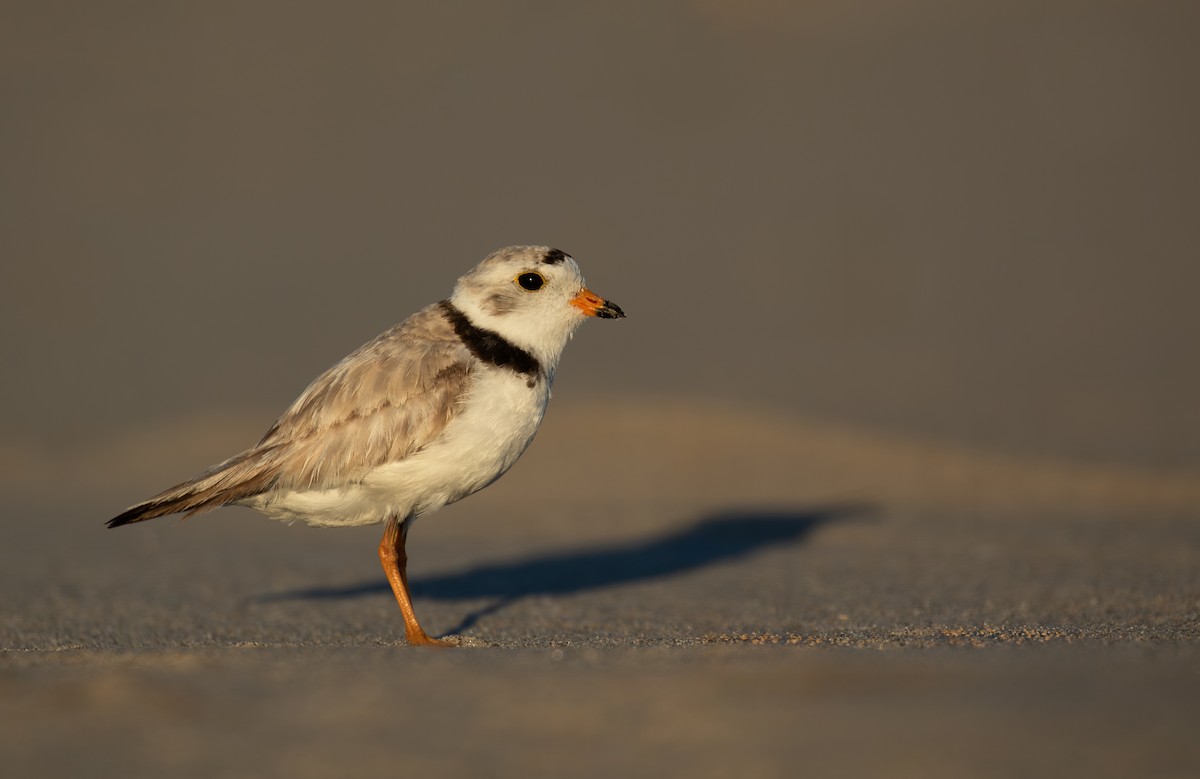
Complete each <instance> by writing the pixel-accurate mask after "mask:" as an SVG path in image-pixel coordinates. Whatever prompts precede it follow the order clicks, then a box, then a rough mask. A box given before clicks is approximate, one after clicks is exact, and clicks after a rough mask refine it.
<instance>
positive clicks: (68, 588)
mask: <svg viewBox="0 0 1200 779" xmlns="http://www.w3.org/2000/svg"><path fill="white" fill-rule="evenodd" d="M638 409H641V410H642V411H641V412H639V411H638ZM718 420H719V422H720V423H719V424H718ZM765 421H766V420H763V419H761V418H758V417H756V416H754V415H750V414H744V413H742V414H739V413H738V412H735V411H731V410H729V409H724V410H722V409H718V408H713V407H707V408H703V409H700V408H694V409H687V408H686V407H679V406H675V407H673V408H670V407H666V406H656V405H655V402H654V401H653V400H651V399H643V400H642V401H641V402H640V403H637V402H634V401H633V400H631V399H626V400H624V401H621V402H613V403H611V404H607V405H604V404H599V405H597V404H584V405H581V406H572V405H571V404H569V403H568V404H564V407H563V408H562V409H561V411H560V413H554V414H552V416H551V418H550V419H549V420H548V421H547V423H546V426H545V428H544V430H543V434H542V435H541V436H540V437H539V439H538V441H536V442H535V445H534V447H533V448H532V449H531V451H530V453H529V455H528V457H527V458H526V459H525V460H523V461H522V462H521V463H520V464H519V465H518V466H517V468H516V469H514V472H513V473H511V474H509V475H508V476H506V477H505V479H503V480H501V481H500V482H498V483H497V484H496V485H494V486H493V487H492V488H490V489H489V490H487V491H484V492H483V493H480V494H479V495H477V496H474V498H473V499H471V500H468V501H464V502H463V503H461V504H458V505H456V506H453V507H450V508H447V509H445V510H444V511H443V512H441V513H439V514H437V515H434V516H432V517H430V518H428V519H427V520H425V521H423V522H422V523H421V524H419V525H418V526H417V529H416V530H414V531H413V536H412V540H411V543H410V553H411V555H412V564H411V568H410V570H411V572H412V577H413V587H414V591H415V593H416V597H417V607H418V611H419V614H420V615H421V616H422V618H423V620H424V622H425V624H426V626H427V628H428V629H429V630H430V631H431V632H434V633H437V634H457V635H460V636H462V637H463V641H464V644H465V646H464V647H462V648H459V649H455V650H446V651H422V650H412V649H409V648H407V647H405V646H403V641H402V638H401V636H402V625H401V622H400V619H399V614H398V612H397V610H396V607H395V604H394V602H393V601H392V598H391V596H390V594H389V592H388V588H387V584H386V582H385V581H384V580H383V577H382V575H381V573H380V572H379V570H378V568H377V565H378V564H377V561H376V559H375V551H374V548H375V545H376V543H377V531H376V529H373V528H360V529H341V530H317V529H310V528H304V527H288V526H285V525H281V524H276V523H273V522H270V521H267V520H264V519H261V518H259V517H258V516H257V515H255V514H253V513H252V512H250V511H246V510H242V509H228V510H223V511H220V512H217V513H215V514H212V515H207V516H202V517H197V518H194V519H191V520H188V521H186V522H184V523H178V522H175V521H172V520H163V521H156V522H152V523H147V524H145V525H140V526H134V527H131V528H124V529H121V530H119V531H108V530H105V529H103V528H102V526H101V521H102V520H103V518H104V514H103V513H102V509H101V508H100V507H99V506H97V505H95V504H94V502H92V503H89V502H88V501H83V505H81V506H79V507H78V508H77V509H76V511H75V512H72V513H71V515H70V516H67V515H57V516H54V515H40V514H39V513H38V509H37V508H36V507H34V506H32V504H31V506H30V507H29V508H28V509H27V512H28V513H27V514H26V520H27V521H24V522H22V523H20V526H19V528H17V529H16V532H15V533H10V534H9V543H7V544H5V546H4V548H3V551H2V552H0V555H2V559H0V570H2V572H3V574H2V578H0V591H2V592H3V601H4V603H5V604H6V608H5V611H4V617H3V621H2V622H0V645H2V646H3V647H4V648H5V649H4V651H3V653H2V654H0V664H2V665H0V719H2V721H3V722H4V723H5V727H4V729H3V732H2V735H0V739H2V742H0V743H2V749H3V752H4V754H5V759H6V764H7V765H9V766H10V767H13V766H15V767H16V768H17V773H16V774H14V775H25V776H34V775H42V776H44V775H68V774H79V773H88V774H89V775H105V776H131V775H141V776H154V775H163V774H170V775H173V776H264V775H284V774H287V775H293V776H314V777H316V776H331V775H361V774H366V773H368V772H373V771H380V770H418V769H428V770H432V771H436V772H438V773H439V774H441V775H445V776H477V775H480V774H489V775H510V776H516V775H522V776H557V775H562V774H563V773H569V774H577V775H584V776H602V775H612V774H613V773H625V774H632V775H647V776H649V775H656V776H657V775H664V774H665V775H694V776H749V775H753V776H781V777H782V776H794V775H796V774H797V772H798V771H800V772H812V773H815V774H817V775H831V776H865V775H889V776H930V777H941V776H946V777H949V776H961V775H971V776H997V777H999V776H1012V775H1018V774H1019V775H1045V776H1049V775H1055V776H1112V777H1118V776H1129V775H1135V774H1136V775H1143V776H1179V777H1183V776H1188V775H1192V774H1194V772H1195V771H1196V769H1197V767H1200V747H1198V746H1197V744H1196V740H1195V738H1194V733H1195V727H1196V724H1197V723H1198V722H1200V676H1198V675H1197V672H1196V669H1197V667H1198V666H1197V661H1198V659H1200V658H1198V656H1197V648H1198V647H1200V621H1198V619H1197V617H1198V613H1197V610H1198V608H1200V523H1197V521H1196V508H1197V506H1198V505H1200V500H1197V496H1196V491H1195V484H1196V480H1195V479H1186V478H1183V475H1175V476H1163V475H1161V474H1160V475H1155V474H1153V473H1138V472H1128V473H1124V474H1113V473H1112V472H1111V471H1109V470H1104V469H1101V470H1100V471H1099V472H1094V471H1095V469H1094V468H1093V469H1089V468H1085V467H1077V468H1075V469H1072V468H1069V467H1067V466H1065V465H1062V464H1059V465H1058V466H1055V465H1054V464H1053V463H1033V464H1028V463H1027V464H1025V466H1024V467H1021V466H1019V465H1018V464H1016V463H1014V462H1011V461H1005V460H1003V459H1002V458H1001V459H1000V460H999V461H998V460H997V458H995V457H986V456H983V455H979V454H976V453H972V452H970V451H966V450H961V449H960V450H955V451H945V450H929V448H928V447H923V446H919V445H917V444H914V443H908V444H906V443H905V442H903V441H899V440H896V439H880V438H873V437H871V436H869V435H866V434H864V433H861V432H855V431H850V430H838V429H835V428H830V427H829V426H824V427H821V426H816V425H813V424H811V423H807V422H804V421H801V420H794V419H792V420H789V419H786V418H780V419H775V420H774V421H773V424H772V425H771V426H770V427H771V432H768V431H767V430H765V429H760V428H758V427H756V425H757V424H762V423H763V422H765ZM205 424H207V425H211V424H212V422H211V420H206V422H205ZM632 428H636V429H637V430H638V431H640V435H641V439H640V440H641V441H642V444H641V445H640V446H630V445H629V444H628V443H626V442H627V441H629V440H630V436H631V435H632V432H631V431H632ZM688 430H691V431H693V432H692V433H691V435H690V437H689V436H688V434H687V431H688ZM701 430H710V431H712V430H715V431H717V432H716V435H718V436H719V437H721V438H722V439H723V440H724V441H725V444H726V447H725V449H724V452H723V455H722V456H720V457H716V458H706V459H708V460H709V462H710V463H711V464H712V465H713V467H714V468H717V469H718V471H720V470H723V472H724V474H725V476H724V478H722V477H721V475H720V473H718V472H716V471H714V472H713V473H711V474H707V475H705V477H704V478H702V479H699V480H692V479H686V478H684V477H683V475H682V474H684V473H686V472H687V470H688V468H687V466H686V462H687V452H689V451H693V450H695V449H698V448H703V447H705V446H711V445H712V443H713V442H712V441H711V440H706V436H705V435H701V434H699V433H698V432H697V431H701ZM736 430H741V431H742V437H741V438H740V439H739V438H738V436H737V435H736V434H734V432H733V431H736ZM603 431H607V432H609V433H610V434H612V435H610V437H609V438H608V442H607V443H606V442H605V438H604V437H603V435H601V433H602V432H603ZM581 439H583V440H591V441H594V445H592V446H590V447H588V448H587V450H586V451H585V450H581V449H580V447H579V445H578V443H579V441H580V440H581ZM789 442H792V443H791V446H790V448H789V445H788V444H789ZM839 445H840V448H839ZM839 451H840V452H842V453H843V455H844V453H845V452H847V451H849V452H854V453H856V455H855V456H853V457H845V456H843V457H839V456H838V452H839ZM672 452H674V454H675V456H674V457H673V458H671V457H669V455H670V454H671V453H672ZM822 453H824V456H822ZM110 456H111V457H112V458H113V459H114V461H117V457H116V454H114V453H110ZM193 456H194V455H193ZM173 459H175V458H171V457H168V458H167V462H165V463H162V464H161V465H162V467H167V468H170V467H180V466H179V465H178V464H177V463H173V462H171V460H173ZM900 461H903V462H906V463H907V464H908V467H909V470H907V471H905V472H903V473H901V474H899V476H900V478H897V474H896V473H894V472H893V469H894V468H898V467H899V466H898V465H896V463H898V462H900ZM831 463H832V464H831ZM838 463H842V464H841V465H838ZM774 469H780V470H781V471H782V472H787V473H792V474H794V478H793V479H792V480H790V481H785V480H783V479H782V478H780V477H779V476H778V474H776V473H775V470H774ZM648 473H649V474H656V478H650V477H648V476H647V474H648ZM755 473H758V474H759V475H760V476H761V477H762V478H764V479H766V480H767V482H768V483H770V484H771V485H773V488H772V489H767V488H766V487H765V486H764V484H760V483H756V482H754V481H753V480H751V481H749V482H747V479H752V475H753V474H755ZM835 476H836V477H838V478H836V479H835V478H834V477H835ZM1122 480H1124V481H1122ZM1097 482H1099V483H1103V484H1107V485H1108V486H1107V487H1106V488H1104V489H1101V488H1099V487H1097V486H1096V483H1097ZM701 485H703V486H701ZM820 485H823V487H822V486H820ZM120 488H121V485H115V486H113V487H112V489H114V490H119V489H120ZM130 489H132V487H130ZM999 492H1005V493H1007V494H1008V498H1007V499H1006V500H1003V501H1001V500H998V499H997V497H996V495H997V494H998V493H999ZM755 496H758V499H756V498H755ZM872 496H874V498H872ZM114 505H115V504H114ZM110 513H111V512H110Z"/></svg>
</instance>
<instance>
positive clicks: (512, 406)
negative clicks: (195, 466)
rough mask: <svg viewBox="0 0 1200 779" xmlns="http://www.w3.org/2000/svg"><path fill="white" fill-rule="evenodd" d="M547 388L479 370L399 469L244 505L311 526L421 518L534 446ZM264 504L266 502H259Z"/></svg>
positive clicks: (518, 377) (484, 483)
mask: <svg viewBox="0 0 1200 779" xmlns="http://www.w3.org/2000/svg"><path fill="white" fill-rule="evenodd" d="M549 399H550V388H549V383H548V382H547V381H546V380H545V379H543V378H541V377H538V379H537V380H536V382H535V384H534V386H533V387H530V386H529V379H528V377H527V376H522V375H518V374H515V373H513V372H512V371H510V370H506V369H502V368H491V367H485V368H482V369H480V370H479V371H478V373H476V374H475V376H474V378H473V380H472V384H471V389H470V392H469V394H468V395H467V396H466V398H465V399H464V400H463V404H464V405H463V408H462V410H461V411H459V413H458V414H457V415H456V416H455V417H454V418H453V419H452V420H451V421H450V424H448V425H447V426H446V429H445V430H443V431H442V435H441V437H440V438H439V439H438V440H437V441H436V442H435V443H433V444H431V445H430V446H428V447H426V448H425V449H422V450H421V451H420V452H417V453H416V454H414V455H411V456H410V457H408V458H406V459H404V460H401V461H400V462H395V463H389V464H387V465H381V466H379V467H377V468H375V469H374V470H372V471H370V472H369V473H367V475H366V476H365V477H364V478H363V479H362V481H361V482H359V483H357V484H351V485H347V486H345V487H342V488H338V489H328V490H319V491H309V492H292V493H287V494H283V495H278V494H277V495H273V496H270V497H269V498H267V499H266V500H263V501H254V502H249V501H248V504H249V505H251V506H253V508H256V509H258V510H259V511H262V512H263V513H265V514H267V515H268V516H271V517H274V518H276V519H285V520H296V519H300V520H303V521H305V522H307V523H308V524H310V525H368V524H375V523H378V522H382V521H384V520H385V519H387V518H388V517H390V516H398V517H400V518H402V519H403V518H405V517H408V516H410V515H420V514H424V513H427V512H429V511H433V510H435V509H438V508H441V507H442V506H444V505H446V504H448V503H453V502H454V501H456V500H459V499H461V498H465V497H466V496H467V495H470V494H471V493H473V492H476V491H478V490H480V489H483V488H484V487H486V486H487V485H489V484H491V483H492V482H493V481H495V480H496V479H497V478H499V477H500V476H501V475H502V474H503V473H504V472H505V471H507V470H508V469H509V468H510V467H511V466H512V464H513V463H515V462H516V461H517V458H519V457H520V456H521V453H522V452H524V451H525V448H526V447H527V446H529V442H530V441H532V440H533V436H534V433H536V432H537V429H538V425H540V424H541V421H542V416H543V415H544V414H545V411H546V404H547V402H548V401H549ZM264 497H266V496H264Z"/></svg>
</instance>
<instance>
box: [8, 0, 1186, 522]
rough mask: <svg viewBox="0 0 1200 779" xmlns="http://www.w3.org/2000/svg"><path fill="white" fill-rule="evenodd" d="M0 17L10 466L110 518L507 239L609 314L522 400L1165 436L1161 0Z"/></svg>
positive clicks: (30, 8) (242, 7)
mask: <svg viewBox="0 0 1200 779" xmlns="http://www.w3.org/2000/svg"><path fill="white" fill-rule="evenodd" d="M3 15H4V22H3V24H2V25H0V52H2V54H0V57H2V58H3V68H0V85H2V87H0V88H2V91H3V97H4V110H3V115H2V119H0V154H2V155H3V175H2V176H0V226H2V227H0V229H2V232H3V237H4V244H3V245H4V263H3V267H2V269H0V273H2V278H0V296H2V297H3V305H2V306H0V320H2V325H0V332H2V335H0V360H2V361H3V365H4V368H5V376H6V377H7V381H5V382H3V384H2V385H0V405H2V407H3V408H4V409H5V411H4V412H3V415H2V416H0V441H2V444H0V457H2V458H3V461H2V462H3V465H4V468H3V471H4V475H3V477H2V478H3V480H4V482H5V484H4V485H3V486H4V488H5V489H6V490H8V491H9V492H10V493H22V494H25V495H26V496H27V497H30V496H33V495H36V494H44V493H45V491H46V490H47V489H49V488H51V487H52V486H53V485H56V482H57V486H53V489H55V490H57V491H59V492H60V494H62V491H63V490H67V491H69V488H70V487H69V485H67V486H64V485H62V484H61V479H62V476H63V474H66V473H71V474H74V476H72V477H71V478H68V479H67V481H68V482H71V481H72V480H73V479H74V480H75V481H76V482H78V483H80V484H82V485H83V486H84V487H86V488H87V489H89V490H95V489H100V488H101V485H103V484H104V483H109V482H111V481H112V480H113V479H114V478H115V479H117V480H118V482H120V488H119V489H114V490H113V491H112V492H111V493H107V494H105V495H104V497H105V499H106V500H112V501H114V503H113V505H112V508H113V509H114V510H115V509H118V508H120V507H121V506H123V505H124V504H125V503H128V502H129V501H130V500H132V499H133V498H135V497H139V496H140V492H141V491H148V490H156V489H158V488H159V487H161V486H164V485H162V484H160V483H159V481H158V480H159V479H161V478H170V479H172V480H174V479H177V478H182V477H183V476H185V475H187V474H190V473H191V472H193V471H194V470H196V469H198V468H200V467H203V466H204V465H207V464H208V462H210V461H211V459H213V458H221V457H224V456H226V455H227V454H229V453H231V451H234V450H236V449H239V448H242V447H244V446H247V445H249V444H251V443H253V441H254V440H256V439H257V437H258V436H259V435H260V434H261V432H263V431H264V430H265V429H266V428H267V426H268V425H269V424H270V422H271V421H273V419H274V417H275V415H276V414H278V413H279V412H280V411H281V410H282V409H283V408H284V407H286V405H287V404H288V403H290V401H291V400H292V399H293V398H294V397H295V396H296V395H297V394H298V393H299V391H300V390H301V389H302V388H303V387H304V386H305V385H306V384H307V382H308V381H309V380H311V379H312V378H313V377H315V376H316V375H317V374H318V373H319V372H320V371H321V370H323V369H324V368H325V367H327V366H328V365H329V364H332V363H333V362H335V361H336V360H338V359H340V358H341V357H342V356H343V355H344V354H346V353H347V352H349V351H350V350H352V349H353V348H355V347H356V346H357V345H359V344H360V343H362V342H364V341H365V340H367V339H369V338H371V337H372V336H373V335H375V334H376V333H377V332H379V331H381V330H383V329H384V328H386V327H388V326H390V325H391V324H393V323H395V322H397V321H399V320H401V319H402V318H403V317H405V316H407V315H408V314H409V313H410V312H412V311H413V310H415V309H417V308H419V307H421V306H423V305H425V304H427V303H429V302H432V301H435V300H438V299H440V298H442V297H444V296H446V295H447V294H448V292H449V291H450V289H451V287H452V285H453V282H454V280H455V278H456V277H457V276H458V275H459V274H460V273H462V272H463V271H465V270H466V269H467V268H469V267H471V266H472V265H473V264H475V263H476V262H477V261H478V260H479V259H481V258H482V257H483V256H485V255H486V254H487V253H488V252H490V251H491V250H493V249H495V248H497V247H499V246H503V245H507V244H513V243H544V244H550V245H553V246H557V247H560V248H562V249H564V250H565V251H567V252H569V253H572V254H573V255H574V256H575V257H576V258H578V259H579V261H580V263H581V264H582V266H583V268H584V270H585V272H586V273H587V274H588V279H589V284H590V286H592V287H593V288H594V289H595V290H597V291H598V292H600V293H601V294H603V295H605V296H608V297H610V298H612V299H613V300H615V301H617V302H618V303H619V304H620V305H622V306H623V307H624V308H625V310H626V311H627V312H628V313H629V319H628V320H626V321H624V322H620V323H607V322H606V323H597V324H591V325H589V326H588V327H586V328H584V329H583V331H582V332H581V334H580V335H579V337H578V338H577V342H576V344H574V345H573V346H572V348H571V349H569V350H568V352H567V355H566V358H565V360H564V364H563V366H562V369H561V372H560V376H559V383H558V385H557V386H556V401H555V408H554V409H552V417H551V421H553V419H554V417H553V414H554V413H555V409H558V408H561V409H563V410H562V411H561V413H562V414H563V415H569V413H570V409H571V408H572V407H579V406H578V404H581V403H585V402H586V403H590V404H591V405H589V406H587V408H588V409H591V410H592V411H588V414H591V413H593V412H594V410H595V409H597V408H608V409H613V408H617V407H620V408H623V409H625V411H624V412H620V413H622V414H625V417H622V418H626V419H627V420H628V414H629V413H633V414H635V415H636V413H637V412H639V411H642V410H645V409H650V408H664V409H665V408H666V407H667V406H668V405H669V406H670V407H672V408H678V404H679V403H680V402H687V403H692V404H694V405H695V408H696V409H698V410H697V411H696V412H695V414H694V419H693V423H687V422H686V420H685V421H681V422H679V429H687V428H688V427H689V424H691V426H692V427H693V428H694V427H695V426H696V425H706V424H707V423H708V421H711V420H712V418H713V417H714V416H717V415H720V414H723V413H726V412H728V413H729V414H732V415H733V416H731V417H729V419H730V420H733V421H731V422H730V423H729V424H730V426H731V427H732V428H735V429H741V430H743V431H745V429H746V427H745V425H744V424H742V423H739V422H737V421H736V420H737V419H738V417H737V416H736V415H737V414H739V413H743V412H747V411H750V410H752V411H753V412H754V413H755V414H757V415H758V416H759V418H760V420H767V421H766V422H764V424H765V426H766V427H768V428H769V427H772V424H771V423H770V420H771V419H778V420H793V421H794V420H809V421H815V422H818V423H820V424H823V425H828V426H832V427H833V429H843V428H844V429H846V430H855V431H860V432H863V431H865V434H868V435H876V434H878V435H880V436H885V437H889V440H900V441H907V442H913V443H924V442H928V443H931V444H933V445H937V446H941V445H946V446H951V447H968V448H970V449H971V450H972V451H979V452H988V453H995V454H996V455H997V456H1002V457H1009V458H1026V457H1032V458H1041V459H1042V460H1045V461H1049V460H1053V461H1055V462H1063V461H1066V462H1072V463H1079V464H1083V465H1088V466H1090V465H1097V466H1102V467H1117V468H1135V469H1141V470H1143V471H1145V470H1150V471H1155V472H1158V471H1164V472H1165V471H1172V472H1176V473H1190V472H1194V469H1196V468H1197V467H1200V411H1198V408H1200V405H1198V404H1197V402H1196V398H1197V397H1200V361H1198V360H1197V359H1196V340H1197V335H1198V334H1200V313H1198V311H1197V306H1196V302H1195V301H1196V287H1197V282H1198V281H1200V270H1197V262H1196V260H1197V253H1196V248H1195V247H1196V245H1197V239H1196V233H1197V225H1198V221H1197V216H1198V214H1200V154H1197V150H1196V148H1197V147H1196V139H1197V138H1198V137H1200V107H1198V104H1197V100H1196V77H1197V75H1198V74H1200V49H1197V47H1196V45H1195V32H1196V30H1197V29H1198V26H1197V22H1200V10H1198V7H1197V6H1196V5H1195V4H1193V3H1185V2H1150V3H1136V4H1135V3H1127V2H1120V1H1119V0H1109V1H1105V0H1099V1H1095V0H1088V1H1087V2H1083V1H1082V0H1081V1H1079V2H1067V1H1063V0H1056V1H1055V2H1006V3H995V2H962V1H961V0H954V2H950V1H949V0H906V1H905V2H894V1H892V0H888V1H887V2H884V1H883V0H878V1H869V0H868V1H866V2H858V3H840V2H833V1H832V0H811V1H810V2H803V3H785V2H776V1H774V0H756V1H754V2H740V3H725V2H717V1H715V0H692V1H691V2H683V1H682V0H681V1H679V2H655V3H620V2H618V3H603V4H600V3H588V4H582V3H552V2H524V3H508V4H504V5H503V6H501V5H500V4H491V3H478V2H450V3H438V4H400V3H390V2H353V3H344V4H338V6H337V7H336V10H334V8H333V7H332V6H331V5H329V4H326V3H311V2H309V3H305V2H287V3H240V2H236V3H223V2H214V3H190V4H159V3H124V2H110V3H61V2H42V3H26V4H10V5H8V6H7V7H6V9H5V11H4V13H3ZM631 409H632V411H630V410H631ZM627 412H628V413H627ZM612 413H617V412H612ZM584 416H587V415H586V414H584ZM564 418H566V416H564ZM630 424H631V425H633V432H636V429H637V425H635V424H633V423H632V422H631V423H630ZM764 429H765V428H764ZM774 429H776V430H777V431H778V429H779V428H774ZM198 440H202V441H203V446H202V451H194V452H192V453H191V454H189V455H188V456H187V457H185V458H184V461H183V462H177V461H175V460H170V458H171V457H172V456H173V455H172V452H178V451H179V450H180V449H181V448H186V447H188V446H195V445H196V444H195V443H194V442H196V441H198ZM750 443H751V444H752V443H753V442H752V441H750ZM535 449H536V447H535ZM164 457H166V458H168V461H169V464H170V466H171V467H170V468H166V467H163V466H162V463H163V458H164ZM155 468H161V472H160V471H155V470H154V469H155ZM181 471H182V472H181ZM168 472H169V473H170V474H171V475H170V476H168V475H167V474H168ZM122 480H123V481H122ZM84 482H86V484H84ZM131 485H135V486H136V489H137V490H138V491H139V495H132V494H129V493H128V491H129V490H130V489H132V488H134V487H132V486H131ZM121 496H124V497H121ZM105 505H108V504H107V503H106V504H105Z"/></svg>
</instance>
